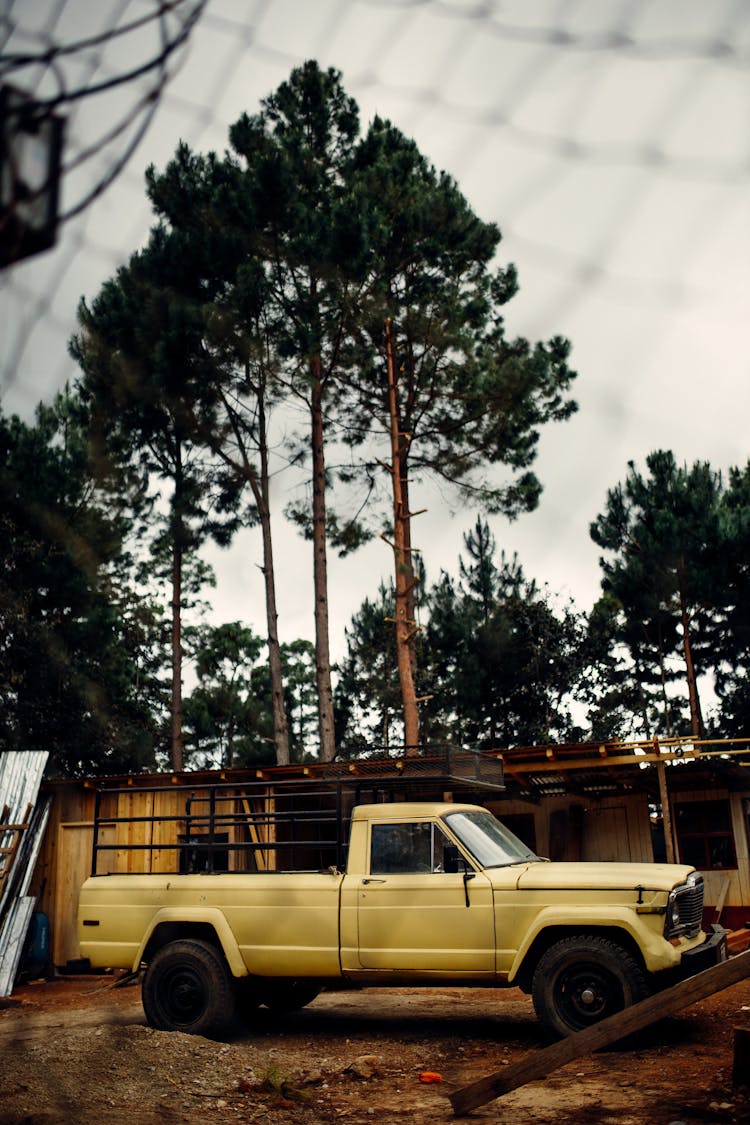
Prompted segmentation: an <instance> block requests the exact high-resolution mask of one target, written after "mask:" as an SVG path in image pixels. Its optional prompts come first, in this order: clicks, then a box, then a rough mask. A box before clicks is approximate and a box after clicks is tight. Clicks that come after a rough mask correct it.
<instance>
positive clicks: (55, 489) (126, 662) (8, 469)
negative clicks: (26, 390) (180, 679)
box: [0, 391, 163, 775]
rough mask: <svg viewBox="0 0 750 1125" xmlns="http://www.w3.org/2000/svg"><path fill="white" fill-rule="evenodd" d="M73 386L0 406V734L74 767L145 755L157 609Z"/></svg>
mask: <svg viewBox="0 0 750 1125" xmlns="http://www.w3.org/2000/svg"><path fill="white" fill-rule="evenodd" d="M86 421H87V419H86V414H85V411H84V409H83V407H82V404H81V402H80V400H79V399H78V398H77V397H76V396H75V395H74V394H72V393H70V392H67V391H66V392H65V393H64V394H63V395H60V396H58V398H57V399H56V400H55V402H54V404H53V405H52V406H51V407H44V406H40V407H39V408H38V410H37V415H36V422H35V424H34V425H33V426H27V425H25V424H24V423H23V422H21V421H20V420H19V419H18V418H15V417H13V418H6V417H3V416H1V415H0V507H1V508H2V531H3V536H2V543H3V546H2V554H3V566H2V578H1V579H0V619H1V621H2V629H1V634H2V641H0V745H2V746H3V747H4V748H8V749H29V748H30V747H44V748H45V749H49V750H50V755H51V757H50V769H51V771H52V772H53V773H56V774H62V775H85V774H91V773H105V772H116V771H118V770H121V769H124V768H132V769H138V768H143V767H145V766H153V765H154V761H155V758H154V754H155V747H156V742H157V737H158V725H159V718H160V713H161V707H162V705H163V695H162V685H161V683H160V680H159V672H160V666H159V658H158V636H159V629H160V626H161V622H160V617H159V614H158V611H157V610H156V608H155V607H154V606H153V604H151V603H150V602H149V600H148V599H146V598H143V597H141V596H139V595H138V593H137V592H136V589H135V587H134V585H133V582H132V567H131V563H130V560H129V558H128V556H127V554H126V553H125V551H124V547H123V543H124V537H125V533H126V531H127V519H126V513H125V512H123V511H121V510H119V509H117V508H116V507H114V508H113V507H112V506H111V505H109V504H107V502H106V501H105V499H104V497H102V496H101V495H100V494H98V493H97V491H96V489H95V486H94V484H93V481H92V476H91V472H90V467H89V463H88V457H87V445H86Z"/></svg>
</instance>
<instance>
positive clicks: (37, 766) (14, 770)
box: [0, 750, 49, 997]
mask: <svg viewBox="0 0 750 1125" xmlns="http://www.w3.org/2000/svg"><path fill="white" fill-rule="evenodd" d="M48 756H49V755H48V752H47V751H46V750H39V751H33V750H30V751H21V750H17V751H6V752H4V753H2V754H0V997H3V996H10V994H11V992H12V990H13V982H14V981H15V978H16V974H17V972H18V967H19V964H20V961H21V956H22V954H23V949H24V944H25V941H26V934H27V931H28V928H29V923H30V922H31V917H32V914H33V912H34V905H35V901H36V900H35V899H34V897H33V896H31V895H29V893H28V890H29V885H30V883H31V877H32V875H33V873H34V866H35V864H36V861H37V856H38V854H39V848H40V846H41V842H42V836H43V835H44V829H45V827H46V825H47V816H48V813H49V801H42V802H39V801H38V796H39V786H40V784H41V780H42V774H43V773H44V767H45V766H46V764H47V758H48Z"/></svg>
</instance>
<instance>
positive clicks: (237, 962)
mask: <svg viewBox="0 0 750 1125" xmlns="http://www.w3.org/2000/svg"><path fill="white" fill-rule="evenodd" d="M162 925H168V926H169V928H170V930H171V931H173V932H175V931H176V932H177V934H178V936H189V931H190V929H191V927H193V926H196V925H203V926H206V925H207V926H210V927H211V929H212V930H213V931H214V932H215V934H216V937H217V938H218V943H219V945H220V946H221V950H222V952H223V954H224V956H225V958H226V961H227V964H228V965H229V969H230V971H231V973H232V976H234V977H246V976H247V968H246V967H245V962H244V961H243V960H242V955H241V954H240V949H239V946H238V945H237V939H236V938H235V936H234V934H233V933H232V929H231V927H230V925H229V923H228V922H227V920H226V918H225V916H224V914H223V913H222V912H221V910H215V909H210V908H209V909H206V908H205V907H204V908H200V907H195V908H194V909H191V908H190V907H187V908H186V907H180V908H179V909H177V908H174V909H170V908H169V907H167V908H165V909H164V910H159V911H158V913H157V914H155V915H154V916H153V918H152V919H151V924H150V925H149V927H148V930H147V931H146V933H145V934H144V936H143V940H142V942H141V944H140V947H139V949H138V952H137V954H136V956H135V959H134V961H133V972H137V970H138V969H139V967H140V965H141V962H142V961H143V960H144V958H145V954H146V950H147V949H148V946H149V943H150V941H151V939H152V938H153V936H154V934H155V932H156V930H157V929H158V927H159V926H162ZM182 928H184V930H185V934H184V935H179V931H180V929H182Z"/></svg>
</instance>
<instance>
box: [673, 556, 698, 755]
mask: <svg viewBox="0 0 750 1125" xmlns="http://www.w3.org/2000/svg"><path fill="white" fill-rule="evenodd" d="M677 582H678V586H679V591H680V620H681V622H682V644H683V649H684V652H685V668H686V670H687V685H688V699H689V701H690V732H691V734H692V736H693V738H703V717H702V715H701V704H700V698H699V696H698V681H697V679H696V675H695V666H694V664H693V650H692V646H691V644H690V614H689V613H688V607H687V580H686V574H685V559H684V557H683V556H682V555H680V559H679V562H678V564H677Z"/></svg>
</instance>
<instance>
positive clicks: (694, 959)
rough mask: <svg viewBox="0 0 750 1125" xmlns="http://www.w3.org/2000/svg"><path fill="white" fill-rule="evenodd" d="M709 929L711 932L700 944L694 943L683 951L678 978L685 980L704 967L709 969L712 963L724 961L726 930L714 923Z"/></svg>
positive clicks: (725, 955) (716, 963) (717, 963)
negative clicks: (692, 946) (694, 944)
mask: <svg viewBox="0 0 750 1125" xmlns="http://www.w3.org/2000/svg"><path fill="white" fill-rule="evenodd" d="M711 930H712V932H711V934H710V935H709V937H707V938H706V940H705V941H704V942H703V943H702V944H701V945H696V946H695V947H694V948H693V949H688V950H686V951H685V953H683V955H682V961H681V962H680V968H679V979H680V980H686V979H687V978H688V977H692V976H695V974H696V973H701V972H703V970H704V969H710V968H711V967H712V966H713V965H720V964H721V962H722V961H726V959H727V957H728V953H727V931H726V930H725V929H724V927H723V926H717V925H715V924H714V925H712V926H711Z"/></svg>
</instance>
